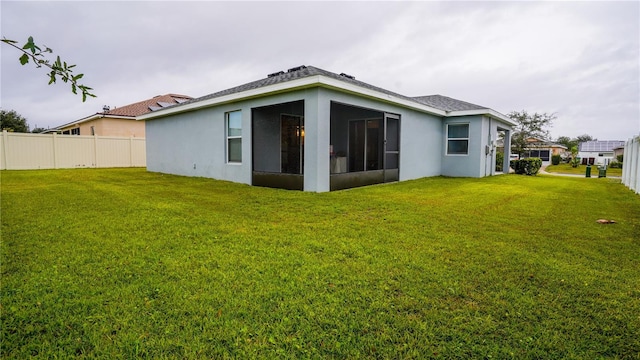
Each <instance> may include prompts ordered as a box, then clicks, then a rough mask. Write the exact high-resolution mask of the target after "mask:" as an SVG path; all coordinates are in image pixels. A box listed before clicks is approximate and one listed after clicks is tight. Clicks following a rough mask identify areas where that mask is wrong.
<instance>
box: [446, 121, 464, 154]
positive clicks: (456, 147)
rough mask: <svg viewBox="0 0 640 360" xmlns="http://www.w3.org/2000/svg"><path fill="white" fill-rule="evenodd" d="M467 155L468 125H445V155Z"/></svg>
mask: <svg viewBox="0 0 640 360" xmlns="http://www.w3.org/2000/svg"><path fill="white" fill-rule="evenodd" d="M467 154H469V124H447V155H467Z"/></svg>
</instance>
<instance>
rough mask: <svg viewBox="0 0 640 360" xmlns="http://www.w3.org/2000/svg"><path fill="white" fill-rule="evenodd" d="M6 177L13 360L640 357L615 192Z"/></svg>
mask: <svg viewBox="0 0 640 360" xmlns="http://www.w3.org/2000/svg"><path fill="white" fill-rule="evenodd" d="M0 176H1V181H2V183H1V203H0V205H1V209H2V213H1V215H2V219H1V221H2V246H1V266H2V269H1V271H2V273H1V280H2V281H1V291H0V296H1V307H0V310H1V316H2V318H1V319H2V324H1V329H0V332H1V334H2V339H1V340H2V353H1V357H2V358H3V359H14V358H27V357H36V358H43V359H44V358H62V359H65V358H69V357H80V358H103V359H112V358H122V359H131V358H149V359H161V358H173V359H188V358H238V359H245V358H268V359H271V358H291V359H300V358H389V359H408V358H415V359H424V358H457V359H468V358H517V359H522V358H545V359H546V358H570V359H571V358H573V359H597V358H614V359H615V358H618V359H623V358H628V359H631V358H633V359H637V358H638V357H640V197H639V196H637V195H635V194H633V193H632V192H631V191H630V190H628V189H627V188H625V187H624V186H623V185H621V184H620V182H619V181H616V180H613V179H597V180H586V179H583V178H565V177H551V176H546V177H545V176H531V177H530V176H518V175H504V176H496V177H491V178H483V179H460V178H442V177H438V178H427V179H421V180H417V181H408V182H403V183H397V184H388V185H383V186H371V187H366V188H359V189H352V190H348V191H339V192H333V193H323V194H313V193H303V192H297V191H286V190H275V189H266V188H258V187H250V186H245V185H239V184H232V183H228V182H220V181H215V180H211V179H203V178H188V177H178V176H170V175H162V174H156V173H148V172H145V171H144V170H143V169H100V170H96V169H83V170H48V171H3V172H2V173H0ZM600 218H605V219H614V220H615V221H617V223H616V224H613V225H600V224H597V223H596V222H595V220H597V219H600Z"/></svg>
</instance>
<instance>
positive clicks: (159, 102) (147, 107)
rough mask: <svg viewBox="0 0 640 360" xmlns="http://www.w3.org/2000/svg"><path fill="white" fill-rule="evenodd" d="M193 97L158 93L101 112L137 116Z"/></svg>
mask: <svg viewBox="0 0 640 360" xmlns="http://www.w3.org/2000/svg"><path fill="white" fill-rule="evenodd" d="M191 99H193V98H192V97H191V96H186V95H178V94H166V95H158V96H155V97H153V98H151V99H147V100H143V101H139V102H137V103H133V104H129V105H125V106H122V107H116V108H113V109H111V110H109V111H106V112H103V113H100V114H104V115H114V116H130V117H136V116H140V115H143V114H147V113H150V112H151V111H154V110H158V109H162V108H165V107H167V106H172V105H176V104H180V103H183V102H185V101H188V100H191Z"/></svg>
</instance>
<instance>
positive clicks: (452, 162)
mask: <svg viewBox="0 0 640 360" xmlns="http://www.w3.org/2000/svg"><path fill="white" fill-rule="evenodd" d="M482 118H483V117H482V116H463V117H457V118H451V119H446V120H444V121H443V123H442V125H441V134H442V139H443V141H442V146H441V148H440V154H442V155H441V157H442V175H444V176H461V177H480V176H482V175H481V174H482V172H483V170H484V169H483V162H482V156H484V152H482V153H480V149H481V146H482V143H483V141H482V137H483V121H482ZM448 124H469V146H468V153H467V154H466V155H449V154H447V125H448Z"/></svg>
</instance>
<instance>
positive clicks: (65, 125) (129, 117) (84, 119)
mask: <svg viewBox="0 0 640 360" xmlns="http://www.w3.org/2000/svg"><path fill="white" fill-rule="evenodd" d="M106 117H108V118H112V119H129V120H134V119H135V117H133V116H124V115H109V114H104V113H95V114H93V115H89V116H87V117H84V118H82V119H80V120H76V121H72V122H70V123H66V124H63V125H60V126H56V127H55V128H53V129H61V128H66V127H69V126H73V125H77V124H82V123H84V122H87V121H91V120H96V119H102V118H106Z"/></svg>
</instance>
